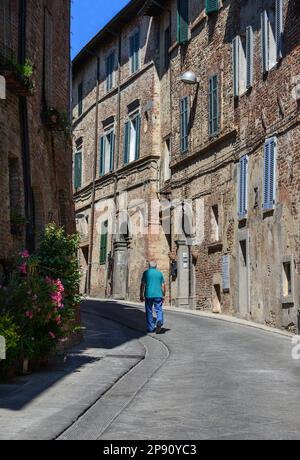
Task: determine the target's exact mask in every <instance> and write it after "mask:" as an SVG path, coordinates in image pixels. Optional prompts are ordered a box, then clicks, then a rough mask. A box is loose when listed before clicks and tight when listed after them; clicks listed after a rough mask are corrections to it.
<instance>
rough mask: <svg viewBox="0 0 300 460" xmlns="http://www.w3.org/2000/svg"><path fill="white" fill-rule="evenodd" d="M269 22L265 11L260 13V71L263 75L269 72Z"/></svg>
mask: <svg viewBox="0 0 300 460" xmlns="http://www.w3.org/2000/svg"><path fill="white" fill-rule="evenodd" d="M268 28H269V20H268V14H267V11H264V12H263V13H261V45H262V70H263V73H266V72H268V70H269V33H268Z"/></svg>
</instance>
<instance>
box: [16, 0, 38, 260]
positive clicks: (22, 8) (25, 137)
mask: <svg viewBox="0 0 300 460" xmlns="http://www.w3.org/2000/svg"><path fill="white" fill-rule="evenodd" d="M26 6H27V5H26V0H19V52H18V58H19V63H20V64H25V57H26ZM19 110H20V125H21V144H22V158H23V181H24V210H25V218H26V221H27V223H26V240H25V241H26V248H27V249H28V250H29V251H30V252H32V251H33V250H34V229H33V200H32V190H31V170H30V150H29V131H28V114H27V99H26V97H24V96H21V97H20V98H19Z"/></svg>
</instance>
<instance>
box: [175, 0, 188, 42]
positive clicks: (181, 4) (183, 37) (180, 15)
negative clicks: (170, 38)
mask: <svg viewBox="0 0 300 460" xmlns="http://www.w3.org/2000/svg"><path fill="white" fill-rule="evenodd" d="M188 39H189V2H188V0H177V42H178V43H181V44H182V43H186V42H187V41H188Z"/></svg>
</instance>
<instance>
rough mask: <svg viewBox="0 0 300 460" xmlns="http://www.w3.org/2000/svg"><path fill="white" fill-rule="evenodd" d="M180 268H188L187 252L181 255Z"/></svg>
mask: <svg viewBox="0 0 300 460" xmlns="http://www.w3.org/2000/svg"><path fill="white" fill-rule="evenodd" d="M182 266H183V268H189V255H188V253H187V252H184V253H183V254H182Z"/></svg>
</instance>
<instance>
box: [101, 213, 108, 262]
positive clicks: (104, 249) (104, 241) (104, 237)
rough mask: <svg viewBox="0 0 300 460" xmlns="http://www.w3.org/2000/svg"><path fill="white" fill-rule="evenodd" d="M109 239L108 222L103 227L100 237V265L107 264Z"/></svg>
mask: <svg viewBox="0 0 300 460" xmlns="http://www.w3.org/2000/svg"><path fill="white" fill-rule="evenodd" d="M107 237H108V221H107V220H106V221H105V222H103V223H102V225H101V236H100V265H104V264H105V263H106V256H107Z"/></svg>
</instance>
